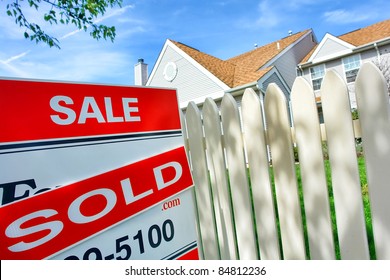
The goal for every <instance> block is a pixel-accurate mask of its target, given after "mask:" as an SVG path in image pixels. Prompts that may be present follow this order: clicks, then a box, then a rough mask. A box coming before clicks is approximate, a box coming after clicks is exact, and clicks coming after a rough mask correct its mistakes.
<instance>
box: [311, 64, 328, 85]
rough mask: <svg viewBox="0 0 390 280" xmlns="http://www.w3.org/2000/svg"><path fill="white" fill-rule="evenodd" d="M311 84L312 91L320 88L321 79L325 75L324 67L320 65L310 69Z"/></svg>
mask: <svg viewBox="0 0 390 280" xmlns="http://www.w3.org/2000/svg"><path fill="white" fill-rule="evenodd" d="M310 75H311V82H312V83H313V89H314V90H319V89H320V88H321V83H322V78H323V77H324V75H325V65H324V64H320V65H317V66H314V67H311V68H310Z"/></svg>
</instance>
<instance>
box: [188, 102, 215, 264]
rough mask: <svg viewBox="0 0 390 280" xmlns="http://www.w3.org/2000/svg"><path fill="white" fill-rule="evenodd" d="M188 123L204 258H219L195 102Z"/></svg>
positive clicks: (198, 114) (189, 108)
mask: <svg viewBox="0 0 390 280" xmlns="http://www.w3.org/2000/svg"><path fill="white" fill-rule="evenodd" d="M186 123H187V128H191V129H188V142H189V143H188V144H189V148H190V157H191V163H192V175H193V178H194V183H195V194H196V201H197V210H198V217H199V231H200V239H201V241H202V244H201V245H202V248H203V258H204V259H207V260H212V259H219V258H220V256H219V248H218V241H217V233H216V225H215V219H214V211H213V206H212V195H211V191H210V186H209V181H208V170H207V162H206V154H205V147H204V142H203V130H202V122H201V116H200V112H199V109H198V107H197V106H196V105H195V103H193V102H190V104H189V106H188V108H187V114H186Z"/></svg>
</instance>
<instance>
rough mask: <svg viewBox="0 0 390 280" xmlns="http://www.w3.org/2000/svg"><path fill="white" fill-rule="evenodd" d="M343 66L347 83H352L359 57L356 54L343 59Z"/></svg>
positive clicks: (358, 66) (357, 68) (354, 78)
mask: <svg viewBox="0 0 390 280" xmlns="http://www.w3.org/2000/svg"><path fill="white" fill-rule="evenodd" d="M343 65H344V71H345V78H346V80H347V83H352V82H354V81H355V80H356V76H357V73H358V71H359V68H360V56H359V55H358V54H356V55H352V56H348V57H345V58H343Z"/></svg>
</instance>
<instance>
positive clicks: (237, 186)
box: [221, 93, 258, 260]
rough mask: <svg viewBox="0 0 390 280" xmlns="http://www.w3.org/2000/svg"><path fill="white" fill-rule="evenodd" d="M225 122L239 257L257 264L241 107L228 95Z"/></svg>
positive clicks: (224, 101) (224, 103)
mask: <svg viewBox="0 0 390 280" xmlns="http://www.w3.org/2000/svg"><path fill="white" fill-rule="evenodd" d="M221 118H222V127H223V133H224V139H225V149H226V156H227V163H228V164H227V165H228V171H229V179H230V186H231V193H232V200H233V209H234V210H233V211H234V219H235V222H236V233H237V244H238V253H239V257H240V259H242V260H253V259H257V258H258V252H257V243H256V235H255V228H254V224H253V221H254V219H253V212H252V207H251V195H250V189H249V183H248V178H247V170H246V164H245V157H244V145H243V141H242V134H241V127H240V118H239V112H238V106H237V103H236V101H235V100H234V98H233V96H231V95H230V94H228V93H227V94H225V95H224V97H223V98H222V103H221Z"/></svg>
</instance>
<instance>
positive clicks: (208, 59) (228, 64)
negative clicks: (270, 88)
mask: <svg viewBox="0 0 390 280" xmlns="http://www.w3.org/2000/svg"><path fill="white" fill-rule="evenodd" d="M308 32H311V29H309V30H305V31H302V32H299V33H296V34H292V35H290V36H288V37H285V38H282V39H280V40H278V41H275V42H272V43H270V44H267V45H265V46H262V47H258V48H256V49H254V50H251V51H249V52H246V53H243V54H241V55H238V56H235V57H232V58H230V59H227V60H222V59H219V58H216V57H214V56H211V55H209V54H206V53H204V52H201V51H199V50H197V49H194V48H192V47H190V46H187V45H185V44H183V43H180V42H175V41H172V40H170V41H171V42H172V43H173V44H175V45H176V46H177V47H178V48H180V49H181V50H182V51H184V52H185V53H187V54H188V55H189V56H190V57H192V58H193V59H194V60H195V61H197V62H198V63H199V64H200V65H202V66H203V67H204V68H206V69H207V70H208V71H209V72H211V73H212V74H213V75H214V76H216V77H217V78H218V79H220V80H221V81H223V82H224V83H225V84H226V85H227V86H229V87H230V88H234V87H237V86H241V85H245V84H248V83H251V82H255V81H258V80H259V79H260V78H261V77H263V76H264V75H265V74H266V73H268V72H269V71H270V70H271V69H272V65H267V64H268V63H269V62H271V61H272V60H273V59H274V58H275V57H276V56H278V55H279V54H280V53H282V52H283V51H284V50H285V49H286V48H288V47H289V46H290V45H292V44H293V43H294V42H296V41H297V40H298V39H300V38H301V37H302V36H304V35H305V34H307V33H308Z"/></svg>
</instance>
